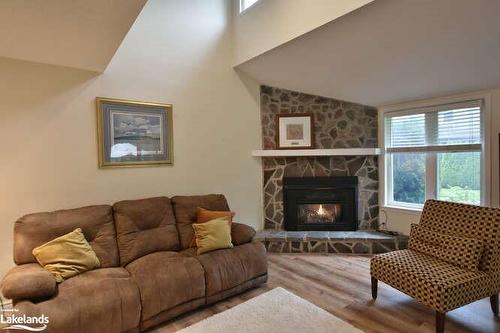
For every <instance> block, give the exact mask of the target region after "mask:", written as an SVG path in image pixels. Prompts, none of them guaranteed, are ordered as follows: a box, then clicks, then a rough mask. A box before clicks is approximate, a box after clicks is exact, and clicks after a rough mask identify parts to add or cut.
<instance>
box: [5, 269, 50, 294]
mask: <svg viewBox="0 0 500 333" xmlns="http://www.w3.org/2000/svg"><path fill="white" fill-rule="evenodd" d="M0 287H1V290H2V294H3V295H4V296H5V298H8V299H14V300H22V299H37V298H47V297H51V296H53V295H54V294H55V293H56V290H57V283H56V279H55V277H54V276H53V275H52V274H51V273H49V272H48V271H46V270H44V269H43V268H42V267H41V266H40V265H39V264H35V263H33V264H25V265H20V266H17V267H14V268H13V269H11V270H10V271H9V272H8V273H7V275H5V277H4V278H3V281H2V284H1V286H0Z"/></svg>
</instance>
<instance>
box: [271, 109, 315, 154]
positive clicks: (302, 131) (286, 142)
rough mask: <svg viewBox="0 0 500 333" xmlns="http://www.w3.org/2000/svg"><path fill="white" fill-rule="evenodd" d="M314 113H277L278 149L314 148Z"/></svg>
mask: <svg viewBox="0 0 500 333" xmlns="http://www.w3.org/2000/svg"><path fill="white" fill-rule="evenodd" d="M313 124H314V119H313V114H312V113H292V114H282V113H280V114H277V115H276V149H312V148H314V133H313V130H314V127H313Z"/></svg>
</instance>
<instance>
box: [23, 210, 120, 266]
mask: <svg viewBox="0 0 500 333" xmlns="http://www.w3.org/2000/svg"><path fill="white" fill-rule="evenodd" d="M76 228H81V229H82V231H83V234H84V235H85V239H86V240H87V241H88V242H89V244H90V246H91V247H92V249H93V250H94V252H95V253H96V255H97V258H98V259H99V262H100V263H101V267H103V268H104V267H116V266H119V263H120V259H119V256H118V247H117V244H116V233H115V226H114V222H113V210H112V208H111V206H108V205H101V206H89V207H82V208H76V209H66V210H58V211H55V212H45V213H35V214H30V215H26V216H24V217H21V218H20V219H19V220H18V221H17V222H16V224H15V226H14V261H15V262H16V264H18V265H21V264H27V263H34V262H36V259H35V257H34V256H33V254H32V251H33V249H34V248H35V247H38V246H40V245H42V244H45V243H47V242H48V241H51V240H53V239H54V238H57V237H60V236H62V235H65V234H67V233H69V232H71V231H73V230H75V229H76Z"/></svg>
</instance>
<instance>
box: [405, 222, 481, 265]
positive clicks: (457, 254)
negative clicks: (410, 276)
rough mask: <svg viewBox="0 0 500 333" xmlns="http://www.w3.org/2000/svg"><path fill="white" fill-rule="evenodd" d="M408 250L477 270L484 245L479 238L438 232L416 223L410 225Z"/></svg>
mask: <svg viewBox="0 0 500 333" xmlns="http://www.w3.org/2000/svg"><path fill="white" fill-rule="evenodd" d="M408 247H409V249H410V250H414V251H418V252H420V253H423V254H427V255H429V256H433V257H435V258H438V259H441V260H443V261H446V262H448V263H450V264H453V265H456V266H459V267H462V268H465V269H468V270H471V271H477V270H478V266H479V260H480V259H481V256H482V254H483V250H484V246H483V242H482V241H481V240H480V239H476V238H468V237H459V236H454V235H448V234H440V233H437V232H435V231H432V230H430V229H427V228H424V227H422V226H420V225H418V224H412V225H411V231H410V242H409V244H408Z"/></svg>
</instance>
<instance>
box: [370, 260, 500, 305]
mask: <svg viewBox="0 0 500 333" xmlns="http://www.w3.org/2000/svg"><path fill="white" fill-rule="evenodd" d="M370 269H371V276H372V277H374V278H376V279H377V280H380V281H383V282H385V283H387V284H389V285H390V286H392V287H394V288H396V289H398V290H400V291H402V292H404V293H405V294H408V295H410V296H412V297H414V298H415V299H417V300H418V301H420V302H421V303H423V304H425V305H427V306H430V307H431V308H433V309H435V310H438V311H441V312H447V311H450V310H453V309H455V308H457V307H460V306H463V305H465V304H468V303H469V302H471V300H476V299H480V298H483V297H487V296H490V295H492V294H493V293H494V292H495V288H494V279H493V278H492V277H491V276H490V275H488V274H487V273H485V272H480V271H479V272H478V271H470V270H466V269H463V268H460V267H458V266H455V265H452V264H449V263H447V262H445V261H443V260H440V259H437V258H434V257H431V256H428V255H426V254H422V253H420V252H417V251H412V250H401V251H393V252H388V253H384V254H379V255H376V256H375V257H373V258H372V259H371V267H370Z"/></svg>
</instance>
